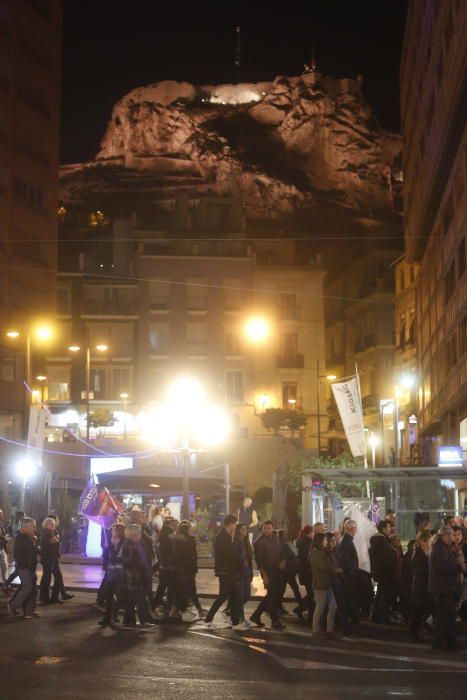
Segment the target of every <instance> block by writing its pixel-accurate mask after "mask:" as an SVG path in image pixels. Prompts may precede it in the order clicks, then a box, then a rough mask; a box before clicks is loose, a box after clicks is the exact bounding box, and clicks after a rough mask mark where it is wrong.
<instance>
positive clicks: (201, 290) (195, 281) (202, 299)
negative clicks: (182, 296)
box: [186, 277, 209, 311]
mask: <svg viewBox="0 0 467 700" xmlns="http://www.w3.org/2000/svg"><path fill="white" fill-rule="evenodd" d="M208 293H209V287H208V279H207V278H205V277H188V278H187V280H186V296H187V309H188V311H206V310H207V308H208Z"/></svg>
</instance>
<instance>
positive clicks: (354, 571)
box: [338, 520, 360, 633]
mask: <svg viewBox="0 0 467 700" xmlns="http://www.w3.org/2000/svg"><path fill="white" fill-rule="evenodd" d="M356 534H357V523H356V522H355V520H347V521H346V522H345V525H344V535H343V537H342V539H341V541H340V544H339V547H338V553H339V560H340V563H341V567H342V577H341V581H342V585H341V587H340V590H341V592H342V595H343V600H344V605H343V606H342V607H343V608H344V616H345V618H346V620H345V626H344V629H345V631H346V633H349V632H350V626H351V624H353V625H358V623H359V621H360V620H359V604H358V582H359V573H358V571H359V569H358V554H357V549H356V547H355V544H354V537H355V535H356Z"/></svg>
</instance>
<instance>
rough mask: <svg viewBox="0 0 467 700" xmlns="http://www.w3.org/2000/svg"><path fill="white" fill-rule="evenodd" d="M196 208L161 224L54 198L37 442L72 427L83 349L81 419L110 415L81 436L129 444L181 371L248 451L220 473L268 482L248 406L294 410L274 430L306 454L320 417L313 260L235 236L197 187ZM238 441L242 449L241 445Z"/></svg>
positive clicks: (230, 219) (286, 245)
mask: <svg viewBox="0 0 467 700" xmlns="http://www.w3.org/2000/svg"><path fill="white" fill-rule="evenodd" d="M216 208H218V209H219V208H220V209H222V210H223V213H222V212H221V213H220V212H219V211H217V212H216ZM200 210H204V213H203V211H200ZM99 217H100V218H99ZM196 217H197V219H198V220H197V221H196V222H193V218H191V225H190V228H189V229H187V228H186V220H184V219H183V217H182V218H181V219H180V209H179V208H178V207H177V206H175V208H174V211H173V212H172V216H168V217H166V219H165V222H164V229H162V225H161V224H162V223H163V222H160V221H159V222H158V221H153V222H152V223H151V222H149V223H148V221H147V220H146V221H144V220H143V219H138V217H137V216H130V217H128V218H117V217H111V216H110V215H107V214H106V213H104V212H99V214H97V213H96V212H88V211H87V210H85V209H83V208H81V207H77V208H76V209H74V208H73V206H68V207H67V208H66V209H65V207H64V208H63V211H62V214H61V224H60V226H61V256H60V267H61V271H60V273H59V279H58V297H57V308H58V319H59V324H58V325H59V330H57V334H56V339H55V345H54V347H53V348H51V349H50V351H49V353H48V355H47V357H46V358H45V360H44V366H43V368H42V370H41V371H43V375H44V376H46V377H47V381H46V383H45V385H44V386H43V387H42V392H43V394H42V395H43V397H44V398H45V400H46V403H47V406H48V408H49V410H50V411H51V414H52V415H51V417H50V419H49V427H48V439H49V440H50V443H51V444H53V442H55V441H58V442H60V441H63V440H68V439H69V436H70V434H73V433H78V434H79V435H80V436H82V437H83V436H85V434H86V394H85V387H86V378H85V365H86V349H87V348H89V349H90V360H91V362H90V402H89V403H90V406H89V408H90V413H91V420H90V425H91V426H93V415H94V416H99V417H100V419H101V420H102V416H107V417H111V418H112V419H113V422H112V424H108V425H103V424H101V425H100V426H97V425H96V426H95V427H94V426H93V427H91V430H90V437H91V439H92V440H95V439H98V438H99V437H103V436H105V439H107V440H114V441H117V442H118V441H121V440H122V439H123V438H124V437H126V439H127V441H136V442H138V441H140V443H139V445H140V446H139V447H138V448H137V449H138V450H141V449H142V447H141V434H142V433H144V431H145V423H147V416H148V415H150V413H151V410H152V409H153V408H154V407H156V406H157V405H158V404H161V403H162V402H164V400H165V397H166V393H167V390H168V389H169V387H170V385H171V384H172V383H173V382H174V381H175V380H176V379H177V378H178V377H179V376H182V375H189V376H191V377H194V378H196V379H197V380H199V382H200V383H201V384H202V385H203V386H204V387H205V388H206V392H207V394H208V395H209V397H210V398H211V400H212V401H213V402H214V403H216V404H218V405H222V406H225V408H226V410H227V412H228V413H229V414H230V416H231V421H232V425H233V437H234V438H235V439H238V440H239V441H240V442H242V445H243V447H242V446H240V443H239V442H237V443H236V447H235V450H233V448H232V451H234V452H235V453H236V454H238V455H240V454H243V455H244V459H246V460H247V461H250V462H251V463H253V461H254V465H255V469H254V470H248V469H245V465H244V464H240V462H238V468H236V467H235V464H236V459H235V456H234V455H232V457H231V458H230V459H229V461H230V462H231V464H232V470H233V471H232V479H233V483H235V484H237V485H242V488H245V489H246V488H251V486H252V485H253V486H254V487H259V486H260V485H262V486H270V485H271V481H272V473H273V472H274V471H275V469H276V468H277V466H278V462H277V461H276V460H274V459H273V460H271V455H272V453H271V449H270V445H269V443H271V445H272V442H271V441H272V439H273V438H272V435H271V433H270V432H269V431H268V430H266V429H265V428H264V426H263V423H262V421H261V414H262V413H263V412H264V411H265V410H266V409H268V408H285V409H288V410H292V411H297V412H301V411H303V413H304V414H305V415H306V418H307V422H306V425H305V426H304V427H303V428H302V429H299V430H298V431H296V432H294V434H293V435H292V433H291V432H290V430H286V429H283V430H281V431H280V436H279V437H281V439H282V440H283V441H284V442H291V443H292V444H293V450H292V452H294V453H295V451H296V448H297V447H304V448H307V449H309V450H317V448H318V436H319V433H320V429H324V426H325V419H326V405H325V393H324V384H323V383H322V381H320V380H319V378H318V376H317V374H318V368H319V366H321V367H322V368H324V366H325V358H324V309H323V279H324V273H323V270H322V267H321V264H320V259H319V256H317V255H314V256H313V255H303V253H302V252H301V251H300V249H299V247H298V246H297V244H296V243H295V242H293V241H284V240H281V239H280V238H277V237H273V238H266V237H264V238H262V239H258V238H255V239H254V240H249V238H248V235H247V233H246V232H245V231H244V230H242V227H243V223H242V212H241V208H238V207H237V206H236V202H235V201H233V200H232V201H231V200H222V199H220V198H209V197H206V198H205V199H204V200H202V201H201V202H200V204H199V206H198V211H197V213H196ZM174 220H175V222H176V223H175V224H173V222H174ZM220 220H223V221H224V224H222V225H220V227H219V221H220ZM96 221H98V222H99V221H100V223H98V224H96ZM184 221H185V226H183V223H184ZM216 222H217V224H216ZM172 224H173V225H172ZM90 237H91V238H92V240H93V243H92V244H89V243H87V240H88V239H89V238H90ZM79 240H82V243H81V244H80V243H77V241H79ZM67 241H69V245H68V244H67ZM97 241H98V242H97ZM253 319H257V320H259V321H261V323H263V324H264V325H265V327H266V334H265V336H264V337H261V338H255V337H250V335H249V333H248V323H249V322H250V321H251V320H253ZM98 345H105V346H106V347H107V349H106V350H105V351H102V352H100V351H98V350H96V347H97V346H98ZM70 347H79V348H80V349H79V350H76V352H72V351H69V349H68V348H70ZM35 389H36V391H38V392H39V390H40V387H39V386H37V387H35ZM318 391H319V392H320V400H319V401H318V397H317V393H318ZM38 396H39V394H38ZM318 403H319V407H320V420H318ZM109 422H110V421H109ZM276 439H277V438H276ZM258 440H259V441H260V445H259V446H258V444H257V442H256V441H258ZM261 441H262V442H261ZM247 443H249V444H250V445H253V443H255V449H254V450H253V448H252V450H250V451H248V450H247V449H246V447H245V446H246V445H247ZM254 452H255V453H256V454H255V455H253V453H254ZM280 452H281V450H280V449H277V448H275V454H276V455H277V456H278V455H279V453H280ZM282 452H283V450H282ZM247 453H248V455H249V456H248V457H247V456H246V455H247ZM273 453H274V450H273ZM258 455H259V456H258ZM237 461H238V460H237ZM263 462H264V464H263Z"/></svg>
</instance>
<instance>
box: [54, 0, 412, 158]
mask: <svg viewBox="0 0 467 700" xmlns="http://www.w3.org/2000/svg"><path fill="white" fill-rule="evenodd" d="M63 5H64V10H63V11H64V21H63V87H62V141H61V162H62V163H72V162H81V161H85V160H89V159H90V158H92V157H93V156H94V155H95V153H96V151H97V150H98V147H99V142H100V139H101V138H102V136H103V135H104V131H105V128H106V124H107V121H108V119H109V117H110V113H111V110H112V106H113V105H114V103H115V102H116V101H117V100H118V99H119V98H120V97H122V96H123V95H124V94H126V93H127V92H129V91H130V90H131V89H132V88H135V87H138V86H140V85H146V84H149V83H153V82H157V81H159V80H166V79H172V80H188V81H189V82H192V83H201V84H202V83H222V82H233V81H234V80H235V75H236V74H235V68H234V48H235V27H236V26H237V24H239V25H240V26H241V32H242V67H241V80H244V81H256V80H268V79H271V78H274V77H275V76H276V75H299V74H300V73H301V72H302V70H303V63H304V62H306V61H308V60H309V57H310V55H311V47H312V46H313V45H314V47H315V57H316V61H317V64H318V70H319V71H320V72H321V73H325V74H327V75H332V76H336V77H352V76H356V75H357V74H362V75H363V76H364V91H365V96H366V98H367V100H368V102H369V103H370V104H371V105H372V107H373V108H374V110H375V113H376V116H377V117H378V119H379V120H380V122H381V124H382V126H383V127H384V128H386V129H390V130H393V131H398V130H399V94H398V93H399V83H398V76H399V61H400V54H401V46H402V39H403V31H404V23H405V14H406V5H407V0H378V1H376V2H375V0H307V1H303V2H297V1H295V0H287V1H284V2H281V3H280V4H278V5H276V4H274V3H270V2H263V1H262V0H249V2H248V1H247V2H235V1H234V0H232V1H231V2H226V1H225V0H218V1H217V2H196V3H195V2H186V3H179V2H173V3H170V2H164V3H161V2H158V0H151V1H150V2H149V1H147V0H145V1H143V0H132V1H131V2H129V1H128V0H127V2H124V3H116V2H115V1H114V0H99V2H95V0H65V2H64V3H63Z"/></svg>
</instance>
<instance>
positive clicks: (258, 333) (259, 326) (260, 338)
mask: <svg viewBox="0 0 467 700" xmlns="http://www.w3.org/2000/svg"><path fill="white" fill-rule="evenodd" d="M245 333H246V336H247V338H248V340H249V341H250V342H252V343H262V342H264V341H265V340H266V339H267V338H268V337H269V335H270V334H271V326H270V324H269V322H268V321H267V319H266V318H263V317H262V316H253V317H252V318H250V319H248V321H247V322H246V324H245Z"/></svg>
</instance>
